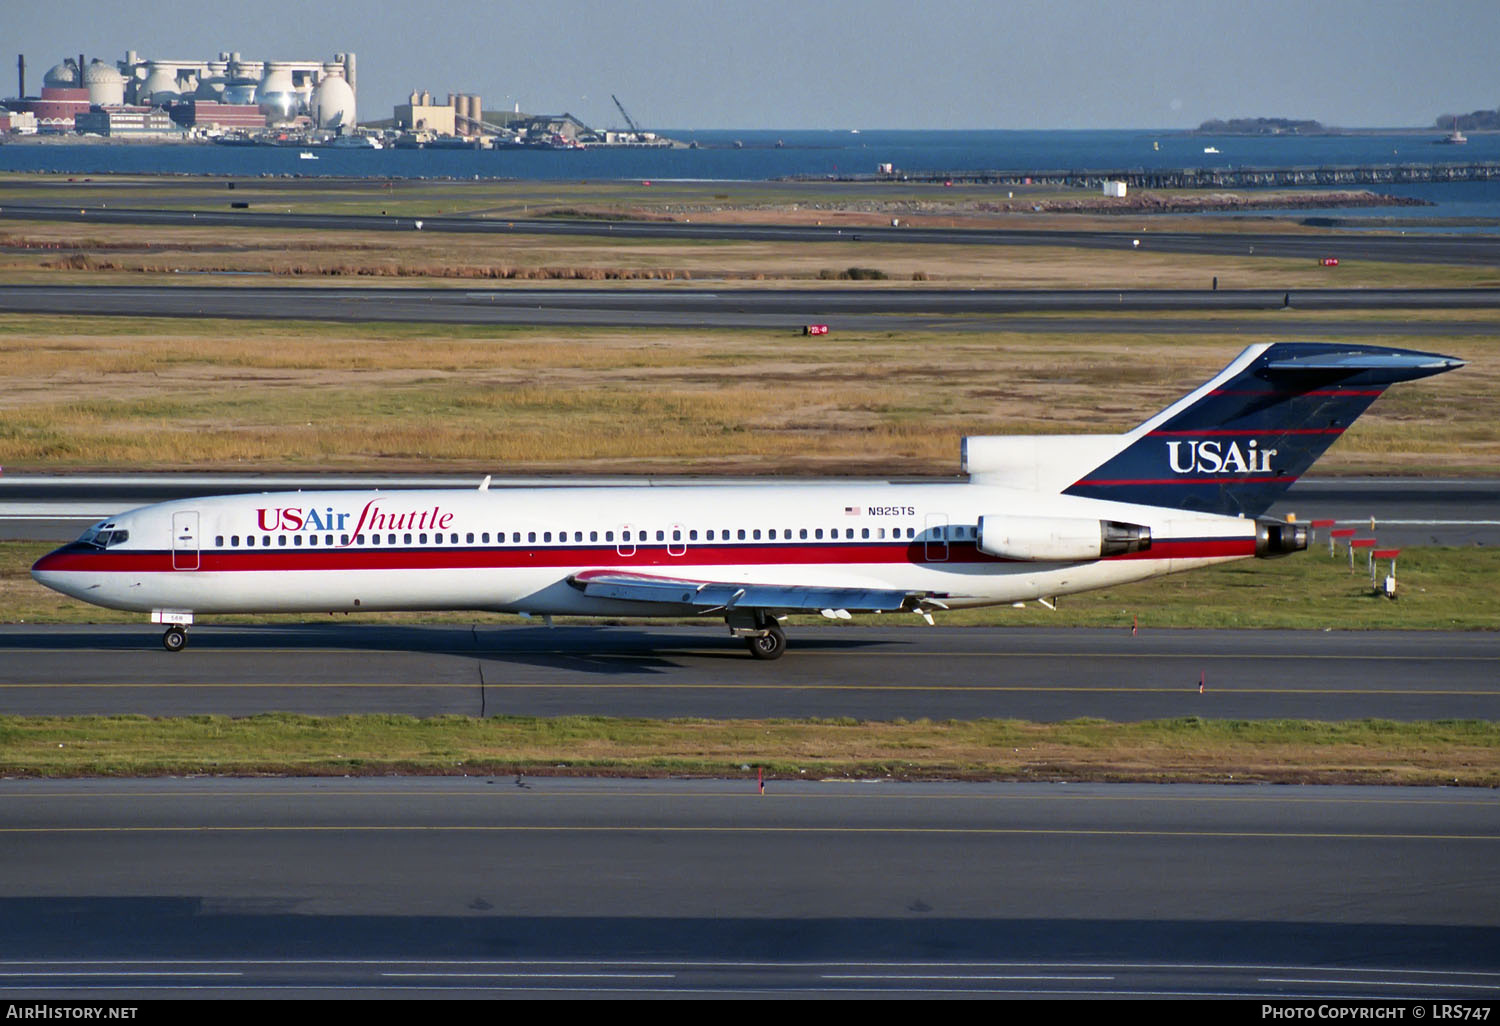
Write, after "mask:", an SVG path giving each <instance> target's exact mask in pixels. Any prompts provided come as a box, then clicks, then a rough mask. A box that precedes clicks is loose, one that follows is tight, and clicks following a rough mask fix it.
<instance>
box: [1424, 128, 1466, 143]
mask: <svg viewBox="0 0 1500 1026" xmlns="http://www.w3.org/2000/svg"><path fill="white" fill-rule="evenodd" d="M1468 141H1469V137H1468V136H1466V135H1464V134H1463V133H1462V132H1460V131H1459V130H1458V129H1456V128H1455V129H1454V130H1453V131H1451V132H1449V133H1448V134H1447V135H1445V136H1443V137H1442V138H1441V139H1434V140H1433V142H1435V143H1437V144H1438V145H1439V146H1462V145H1463V144H1464V143H1466V142H1468Z"/></svg>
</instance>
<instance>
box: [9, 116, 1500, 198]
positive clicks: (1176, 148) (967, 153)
mask: <svg viewBox="0 0 1500 1026" xmlns="http://www.w3.org/2000/svg"><path fill="white" fill-rule="evenodd" d="M664 134H666V135H668V136H670V137H672V138H674V139H679V140H682V141H684V142H697V143H698V144H699V146H698V148H696V149H606V148H599V149H582V150H395V149H390V150H378V151H377V150H334V149H322V150H319V151H318V155H319V159H318V160H317V161H316V162H314V161H309V160H302V159H299V157H298V153H299V151H298V150H296V149H293V148H274V147H258V146H256V147H231V146H213V145H184V144H161V145H151V144H144V143H133V144H129V145H103V144H98V143H93V144H81V145H62V144H38V145H30V144H17V143H8V144H5V145H0V170H3V171H49V172H56V173H63V174H82V175H87V174H109V173H124V174H129V173H166V174H185V175H234V176H258V175H287V176H304V177H381V178H455V179H458V178H467V179H472V178H476V177H478V178H516V179H529V180H565V179H573V180H576V179H590V180H612V179H621V180H629V179H660V180H671V179H689V180H717V181H742V180H766V179H772V178H778V177H782V176H786V175H815V176H821V175H836V174H849V173H854V174H870V173H873V172H874V171H875V170H876V167H877V165H879V164H883V163H889V164H893V165H895V167H897V168H898V169H901V170H905V171H909V172H933V171H984V170H1016V171H1026V170H1085V169H1101V170H1102V169H1135V168H1141V169H1150V168H1180V167H1233V166H1253V167H1298V166H1315V165H1330V164H1335V165H1336V164H1346V165H1347V164H1401V163H1435V162H1466V163H1467V162H1476V161H1500V134H1494V135H1491V134H1475V135H1473V136H1471V137H1470V141H1469V143H1468V144H1467V145H1465V146H1443V145H1438V144H1437V143H1436V140H1437V139H1439V138H1440V137H1441V136H1442V134H1443V133H1442V132H1440V131H1438V130H1436V129H1434V130H1432V131H1431V132H1427V133H1415V134H1410V133H1394V132H1393V133H1388V134H1380V133H1369V134H1359V135H1326V136H1201V135H1186V134H1182V133H1174V132H1165V131H1163V132H1153V131H1149V130H1128V131H1055V132H1038V131H1027V132H1019V131H941V132H938V131H882V130H873V129H871V130H866V131H860V132H852V131H847V130H844V131H835V130H824V131H806V130H798V131H786V132H776V131H743V132H739V131H729V130H677V131H673V130H666V131H665V132H664ZM736 144H739V145H738V146H737V145H736ZM1207 147H1213V148H1215V149H1217V150H1219V152H1218V153H1216V154H1208V153H1204V152H1203V151H1204V149H1205V148H1207ZM1373 188H1375V190H1376V191H1382V192H1389V193H1393V194H1398V195H1406V196H1415V197H1417V198H1420V199H1426V200H1429V201H1431V202H1434V203H1435V204H1436V206H1430V207H1407V208H1383V209H1381V210H1379V211H1370V212H1369V213H1377V212H1378V213H1380V214H1382V215H1383V216H1386V215H1388V216H1398V217H1400V218H1402V219H1411V220H1415V221H1420V220H1423V219H1431V218H1434V217H1442V218H1447V217H1479V218H1500V183H1496V182H1488V183H1479V182H1476V183H1458V184H1438V185H1416V186H1391V187H1378V186H1377V187H1373ZM1302 213H1305V212H1302ZM1335 213H1342V214H1344V215H1348V214H1349V213H1350V212H1349V211H1342V212H1335Z"/></svg>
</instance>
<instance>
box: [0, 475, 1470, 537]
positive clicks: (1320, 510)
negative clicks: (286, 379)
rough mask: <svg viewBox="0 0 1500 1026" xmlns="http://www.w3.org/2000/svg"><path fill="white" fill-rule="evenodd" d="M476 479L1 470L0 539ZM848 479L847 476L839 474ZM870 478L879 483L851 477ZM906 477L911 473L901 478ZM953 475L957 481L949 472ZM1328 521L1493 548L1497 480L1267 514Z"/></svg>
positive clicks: (1299, 486)
mask: <svg viewBox="0 0 1500 1026" xmlns="http://www.w3.org/2000/svg"><path fill="white" fill-rule="evenodd" d="M479 477H480V475H477V474H469V475H461V476H460V475H453V474H449V475H404V476H372V475H354V474H304V475H266V474H259V475H237V474H118V475H98V474H78V475H61V474H58V475H44V474H8V475H0V539H38V540H54V541H64V540H71V539H73V538H76V537H78V535H79V534H80V533H82V531H83V529H84V528H85V527H87V526H88V525H89V524H91V523H93V522H95V521H96V520H99V519H101V518H103V517H107V516H110V515H111V514H114V513H119V512H122V511H124V510H127V509H134V508H136V507H138V506H145V505H149V504H151V503H154V502H166V501H168V500H171V499H182V498H190V497H192V496H198V495H233V494H243V493H249V492H265V491H295V490H297V489H324V488H351V489H361V490H364V489H374V488H379V489H386V490H390V489H401V488H473V487H475V486H476V485H477V484H478V481H479ZM817 480H825V479H816V478H794V479H778V478H724V477H717V478H704V477H693V476H687V475H683V476H677V477H672V476H665V475H652V476H645V477H633V478H632V477H581V476H580V477H569V476H556V477H496V478H495V479H494V480H493V481H492V483H491V486H490V487H491V488H492V489H496V490H498V489H502V488H553V487H567V486H569V485H577V486H584V485H588V486H609V485H641V484H649V485H652V486H653V487H663V488H666V487H675V486H681V485H695V484H752V483H753V484H757V485H761V486H765V487H774V486H775V485H776V484H777V482H778V481H786V482H787V483H791V484H806V483H811V482H815V481H817ZM845 480H847V479H845ZM859 480H861V481H866V482H867V483H868V482H874V481H878V480H882V479H864V478H861V479H859ZM900 480H902V481H904V482H907V483H911V482H914V481H917V480H921V479H916V478H902V479H900ZM953 480H958V479H957V478H954V479H953ZM1287 514H1295V515H1296V516H1297V518H1298V519H1299V520H1303V521H1309V520H1322V519H1329V520H1336V521H1338V523H1339V526H1342V527H1349V526H1353V527H1357V528H1359V529H1360V531H1361V536H1367V535H1369V534H1371V530H1370V521H1371V518H1374V520H1375V528H1374V534H1375V535H1376V536H1377V537H1378V538H1379V540H1380V543H1381V544H1382V545H1393V546H1398V547H1401V546H1417V545H1496V544H1500V480H1496V479H1494V478H1467V479H1438V478H1433V479H1429V478H1303V479H1302V480H1300V481H1298V482H1297V483H1296V484H1294V485H1293V486H1292V487H1291V489H1290V491H1288V492H1287V494H1286V497H1285V498H1284V499H1282V500H1281V501H1280V502H1278V503H1277V504H1276V505H1275V506H1273V507H1272V508H1271V509H1270V511H1269V515H1271V516H1276V517H1285V516H1286V515H1287Z"/></svg>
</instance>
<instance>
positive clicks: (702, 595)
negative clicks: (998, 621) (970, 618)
mask: <svg viewBox="0 0 1500 1026" xmlns="http://www.w3.org/2000/svg"><path fill="white" fill-rule="evenodd" d="M568 583H570V584H572V585H573V587H575V588H578V589H580V590H581V591H582V592H583V593H584V594H585V595H588V596H590V597H594V598H611V599H621V600H624V601H629V602H655V603H658V604H661V605H670V606H692V607H694V608H696V609H700V610H704V611H709V610H715V609H726V610H728V609H776V610H796V609H807V610H824V609H844V610H847V611H849V612H851V613H889V612H905V611H913V610H919V609H921V608H922V606H923V603H924V601H925V600H929V599H931V598H932V593H931V592H926V591H905V590H899V589H895V588H823V587H816V586H812V585H803V584H741V583H737V582H733V581H693V580H685V579H681V578H673V577H654V576H651V575H650V574H628V573H620V572H618V571H608V570H586V571H584V572H583V573H579V574H574V575H573V576H572V577H570V578H568Z"/></svg>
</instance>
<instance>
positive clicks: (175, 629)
mask: <svg viewBox="0 0 1500 1026" xmlns="http://www.w3.org/2000/svg"><path fill="white" fill-rule="evenodd" d="M161 647H162V648H164V649H166V650H167V651H168V652H181V651H182V650H183V649H185V648H187V628H186V627H183V626H182V625H181V624H175V623H174V624H173V625H172V626H170V627H168V628H167V629H166V631H165V632H164V633H163V634H162V636H161Z"/></svg>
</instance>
